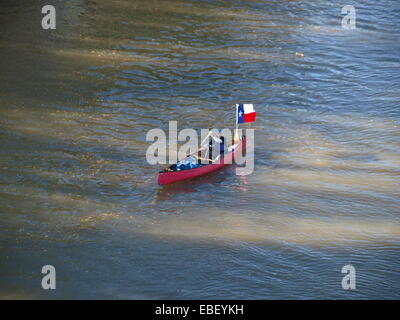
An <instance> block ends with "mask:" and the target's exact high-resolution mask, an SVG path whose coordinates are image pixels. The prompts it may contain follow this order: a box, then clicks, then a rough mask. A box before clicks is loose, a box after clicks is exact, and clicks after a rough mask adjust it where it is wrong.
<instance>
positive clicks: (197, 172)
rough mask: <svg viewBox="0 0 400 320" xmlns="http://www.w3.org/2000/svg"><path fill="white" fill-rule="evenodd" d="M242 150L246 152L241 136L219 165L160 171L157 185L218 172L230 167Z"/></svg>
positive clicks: (212, 164) (244, 142)
mask: <svg viewBox="0 0 400 320" xmlns="http://www.w3.org/2000/svg"><path fill="white" fill-rule="evenodd" d="M242 150H246V137H245V136H243V137H242V140H240V142H239V143H238V145H237V146H235V148H234V149H233V151H230V152H228V153H226V154H225V156H224V157H223V158H222V159H221V161H220V163H211V164H206V165H203V166H201V167H197V168H192V169H186V170H181V171H165V170H163V171H160V172H159V173H158V184H162V185H165V184H171V183H174V182H178V181H182V180H187V179H191V178H195V177H199V176H203V175H205V174H207V173H209V172H211V171H215V170H218V169H220V168H222V167H224V166H227V165H230V164H232V163H233V159H234V158H235V157H236V156H237V155H240V154H241V152H242Z"/></svg>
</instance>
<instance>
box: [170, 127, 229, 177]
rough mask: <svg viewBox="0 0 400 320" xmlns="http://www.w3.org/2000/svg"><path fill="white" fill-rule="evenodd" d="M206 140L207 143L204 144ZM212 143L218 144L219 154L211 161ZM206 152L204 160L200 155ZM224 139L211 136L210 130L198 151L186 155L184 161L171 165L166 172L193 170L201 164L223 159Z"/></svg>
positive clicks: (218, 134) (216, 135)
mask: <svg viewBox="0 0 400 320" xmlns="http://www.w3.org/2000/svg"><path fill="white" fill-rule="evenodd" d="M208 137H209V139H208V142H205V143H204V141H206V140H207V138H208ZM213 141H214V142H216V143H218V144H219V154H217V155H216V157H215V158H214V159H213V158H212V156H213ZM207 149H208V152H207V154H206V158H203V157H201V153H202V151H204V150H207ZM225 149H226V148H225V139H224V137H223V136H222V135H221V134H220V133H217V134H215V135H213V134H212V132H211V130H210V133H209V134H208V135H207V137H206V138H205V139H204V140H203V144H202V145H201V146H200V149H199V150H198V151H197V152H196V153H197V154H196V153H194V154H190V155H188V156H187V157H186V158H185V159H183V160H181V161H178V162H177V163H176V164H173V165H172V166H171V167H169V168H168V169H167V170H168V171H181V170H186V169H193V168H197V167H200V166H201V165H203V164H206V163H207V162H208V164H211V163H213V162H216V161H217V160H218V159H219V158H220V157H223V155H224V152H225Z"/></svg>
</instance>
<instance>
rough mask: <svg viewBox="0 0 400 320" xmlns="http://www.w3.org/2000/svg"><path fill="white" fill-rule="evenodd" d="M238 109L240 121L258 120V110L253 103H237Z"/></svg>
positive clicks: (238, 119)
mask: <svg viewBox="0 0 400 320" xmlns="http://www.w3.org/2000/svg"><path fill="white" fill-rule="evenodd" d="M236 110H237V122H238V123H245V122H253V121H256V112H255V111H254V106H253V105H252V104H237V105H236Z"/></svg>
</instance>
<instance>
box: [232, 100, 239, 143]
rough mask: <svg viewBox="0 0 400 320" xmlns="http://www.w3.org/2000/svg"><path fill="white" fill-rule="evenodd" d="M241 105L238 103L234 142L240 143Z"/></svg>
mask: <svg viewBox="0 0 400 320" xmlns="http://www.w3.org/2000/svg"><path fill="white" fill-rule="evenodd" d="M238 113H239V105H238V104H236V126H235V137H234V139H233V143H234V144H235V143H239V114H238Z"/></svg>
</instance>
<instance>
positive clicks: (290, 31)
mask: <svg viewBox="0 0 400 320" xmlns="http://www.w3.org/2000/svg"><path fill="white" fill-rule="evenodd" d="M51 2H52V4H53V5H54V6H55V8H56V10H57V11H56V12H57V20H56V21H57V29H56V30H43V29H42V27H41V19H42V17H43V14H42V13H41V8H42V6H44V5H45V4H47V1H31V0H24V1H22V0H13V1H11V0H2V1H1V4H0V143H1V148H0V259H1V262H0V298H2V299H10V298H23V299H42V298H58V299H71V298H77V299H85V298H87V299H96V298H104V299H159V298H169V299H171V298H172V299H206V298H208V299H215V298H216V299H218V298H221V299H225V298H232V299H315V298H317V299H367V298H378V299H389V298H397V299H399V298H400V270H399V269H400V263H399V261H400V103H399V102H400V41H399V39H400V3H399V1H397V0H392V1H385V0H384V1H372V0H367V1H361V0H360V1H357V0H356V1H352V3H351V4H352V5H354V7H355V8H356V14H357V16H356V17H357V20H356V29H355V30H346V29H343V28H342V26H341V19H342V17H343V15H342V14H341V8H342V6H343V5H344V4H343V2H339V1H325V0H316V1H312V0H306V1H278V0H276V1H261V0H258V1H257V0H254V1H250V0H249V1H245V0H232V1H222V0H208V1H195V0H163V1H154V0H146V1H144V0H116V1H113V0H87V1H86V0H70V1H60V0H53V1H51ZM296 53H297V54H296ZM237 102H251V103H254V105H255V109H256V111H257V117H258V119H257V121H256V122H255V123H254V124H252V125H250V126H251V127H252V128H254V129H255V155H254V161H255V170H254V173H253V174H251V175H247V176H237V175H235V171H234V167H231V168H227V169H226V170H223V171H219V172H215V173H212V174H210V175H208V176H205V177H201V178H199V179H196V180H193V181H191V182H185V183H181V184H177V185H175V186H174V185H172V186H167V187H161V186H159V185H157V183H156V179H155V177H156V173H157V169H158V167H157V166H153V165H149V164H148V163H147V161H146V157H145V155H146V150H147V148H148V146H149V145H150V143H149V142H147V141H146V133H147V131H149V130H150V129H153V128H162V129H167V128H168V122H169V121H172V120H177V121H178V127H179V129H183V128H194V129H201V128H210V127H219V128H225V127H232V125H233V123H234V111H233V108H232V105H233V104H234V103H237ZM347 264H351V265H353V266H354V267H355V269H356V283H357V287H356V289H355V290H344V289H342V286H341V281H342V278H343V276H344V274H342V273H341V270H342V267H343V266H344V265H347ZM44 265H53V266H54V267H55V268H56V270H57V289H56V290H43V289H42V287H41V279H42V276H43V275H42V274H41V268H42V266H44Z"/></svg>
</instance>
